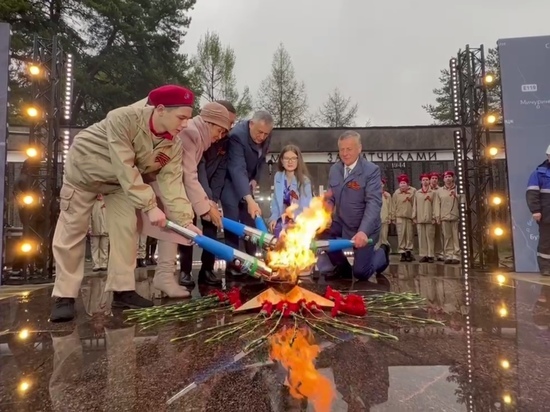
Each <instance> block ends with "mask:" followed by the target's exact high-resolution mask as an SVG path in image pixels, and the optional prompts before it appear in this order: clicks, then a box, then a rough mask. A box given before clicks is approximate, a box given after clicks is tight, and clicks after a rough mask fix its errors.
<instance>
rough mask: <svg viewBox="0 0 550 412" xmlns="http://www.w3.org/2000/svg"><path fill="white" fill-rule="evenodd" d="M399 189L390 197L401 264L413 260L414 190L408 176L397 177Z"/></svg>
mask: <svg viewBox="0 0 550 412" xmlns="http://www.w3.org/2000/svg"><path fill="white" fill-rule="evenodd" d="M397 182H398V183H399V188H398V189H397V190H396V191H395V193H394V194H393V196H392V219H391V220H392V223H395V227H396V229H397V242H398V247H399V253H400V254H401V262H412V261H413V260H414V257H413V254H412V250H413V235H414V232H413V222H412V212H413V203H414V194H415V192H416V189H415V188H414V187H411V186H410V180H409V176H407V175H405V174H403V175H400V176H398V177H397Z"/></svg>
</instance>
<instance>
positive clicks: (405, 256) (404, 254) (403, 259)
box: [399, 253, 407, 262]
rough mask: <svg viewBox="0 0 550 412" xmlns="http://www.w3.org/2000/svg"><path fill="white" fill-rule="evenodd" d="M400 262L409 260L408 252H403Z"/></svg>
mask: <svg viewBox="0 0 550 412" xmlns="http://www.w3.org/2000/svg"><path fill="white" fill-rule="evenodd" d="M399 261H400V262H406V261H407V254H406V253H401V259H399Z"/></svg>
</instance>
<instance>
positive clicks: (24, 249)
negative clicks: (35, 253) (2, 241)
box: [21, 243, 32, 253]
mask: <svg viewBox="0 0 550 412" xmlns="http://www.w3.org/2000/svg"><path fill="white" fill-rule="evenodd" d="M31 250H32V245H31V244H30V243H23V244H22V245H21V252H23V253H29V252H30V251H31Z"/></svg>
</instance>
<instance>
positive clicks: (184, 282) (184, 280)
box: [179, 271, 195, 288]
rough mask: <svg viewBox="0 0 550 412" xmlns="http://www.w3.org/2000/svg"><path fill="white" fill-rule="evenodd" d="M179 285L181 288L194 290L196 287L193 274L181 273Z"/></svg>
mask: <svg viewBox="0 0 550 412" xmlns="http://www.w3.org/2000/svg"><path fill="white" fill-rule="evenodd" d="M179 284H180V285H181V286H185V287H186V288H194V287H195V281H194V280H193V275H192V274H191V273H188V272H184V271H181V272H180V278H179Z"/></svg>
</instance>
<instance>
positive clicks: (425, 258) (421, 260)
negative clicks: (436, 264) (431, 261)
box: [419, 256, 428, 263]
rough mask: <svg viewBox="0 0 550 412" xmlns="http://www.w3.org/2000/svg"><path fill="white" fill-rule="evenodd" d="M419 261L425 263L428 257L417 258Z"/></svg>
mask: <svg viewBox="0 0 550 412" xmlns="http://www.w3.org/2000/svg"><path fill="white" fill-rule="evenodd" d="M419 262H420V263H426V262H428V257H427V256H424V257H423V258H422V259H420V260H419Z"/></svg>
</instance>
